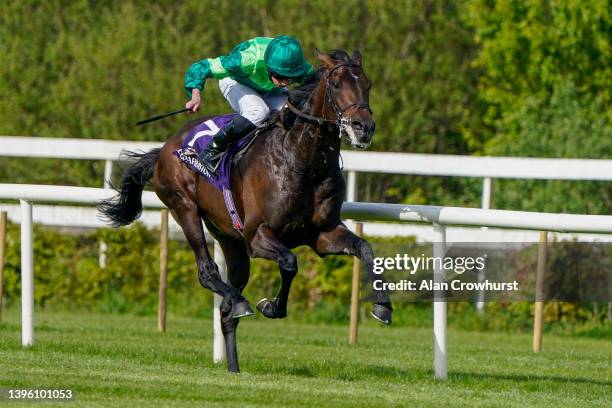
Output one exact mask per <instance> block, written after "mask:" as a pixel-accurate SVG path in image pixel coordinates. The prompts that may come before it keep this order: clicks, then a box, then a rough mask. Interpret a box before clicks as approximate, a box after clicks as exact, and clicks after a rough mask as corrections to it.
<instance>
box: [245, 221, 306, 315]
mask: <svg viewBox="0 0 612 408" xmlns="http://www.w3.org/2000/svg"><path fill="white" fill-rule="evenodd" d="M250 244H251V250H252V252H253V254H252V255H253V256H257V257H260V258H264V259H270V260H273V261H276V263H277V264H278V267H279V269H280V273H281V287H280V290H279V291H278V295H277V296H276V297H275V298H274V299H272V300H270V299H265V298H264V299H262V300H260V301H259V302H258V303H257V309H258V310H259V311H260V312H261V313H262V314H263V315H264V316H266V317H269V318H271V319H282V318H283V317H285V316H287V298H288V297H289V289H291V282H293V278H294V277H295V275H296V274H297V270H298V268H297V258H296V256H295V255H294V254H293V253H292V252H291V251H290V250H289V248H287V247H286V246H285V245H283V243H282V242H280V241H279V240H278V238H277V237H276V235H275V234H274V232H273V231H272V230H271V229H269V228H268V227H266V226H264V225H260V226H259V228H258V229H257V232H256V233H255V236H254V237H253V239H252V240H251V243H250Z"/></svg>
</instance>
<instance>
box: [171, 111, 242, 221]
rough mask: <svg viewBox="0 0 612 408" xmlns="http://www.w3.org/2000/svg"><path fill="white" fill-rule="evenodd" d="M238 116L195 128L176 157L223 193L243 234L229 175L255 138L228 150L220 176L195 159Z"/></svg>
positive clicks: (223, 158) (221, 161) (224, 156)
mask: <svg viewBox="0 0 612 408" xmlns="http://www.w3.org/2000/svg"><path fill="white" fill-rule="evenodd" d="M236 115H237V114H236V113H231V114H227V115H221V116H215V117H214V118H211V119H208V120H206V121H204V122H202V123H200V124H199V125H197V126H195V127H194V128H193V129H191V130H190V131H189V133H188V134H187V135H186V136H185V139H184V140H183V143H182V144H181V147H180V148H178V149H176V150H175V151H174V154H175V155H176V156H177V157H178V158H179V159H180V160H181V161H182V162H183V163H185V165H186V166H187V167H189V168H190V169H191V170H193V171H195V172H196V173H198V174H200V175H202V176H203V177H205V178H206V179H207V180H208V182H209V183H211V184H212V185H214V186H215V187H217V188H218V189H219V190H220V191H221V192H222V193H223V198H224V200H225V206H226V208H227V211H228V213H229V215H230V218H231V219H232V223H233V225H234V228H235V229H236V230H237V231H239V232H241V233H242V230H243V228H244V227H243V224H242V220H241V219H240V216H239V215H238V212H237V211H236V205H235V204H234V199H233V197H232V191H231V185H230V176H231V172H232V158H233V157H234V155H235V154H236V153H237V152H239V151H240V149H242V147H244V146H245V145H246V144H248V143H249V141H250V140H251V137H252V136H247V137H245V138H243V139H241V140H239V141H238V142H237V143H234V144H233V145H231V146H230V147H229V148H228V149H227V151H226V152H225V153H224V154H223V156H222V157H221V159H220V161H219V167H218V170H217V172H218V174H211V173H210V172H209V171H208V170H207V169H206V168H205V167H204V166H203V165H202V164H201V163H200V162H199V161H198V160H197V158H196V156H197V155H198V153H200V152H201V151H202V150H204V149H205V148H206V146H208V144H209V143H210V142H211V140H212V137H213V135H215V134H216V133H217V132H218V131H219V129H221V128H222V127H223V126H224V125H225V124H226V123H227V122H229V121H230V120H232V118H233V117H234V116H236Z"/></svg>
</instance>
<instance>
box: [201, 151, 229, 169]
mask: <svg viewBox="0 0 612 408" xmlns="http://www.w3.org/2000/svg"><path fill="white" fill-rule="evenodd" d="M221 156H223V152H220V153H218V154H216V155H214V156H212V157H210V158H207V159H205V160H200V159H199V158H198V161H199V162H200V163H201V164H202V165H203V166H204V168H206V170H208V171H209V172H210V173H212V174H217V170H218V169H219V164H220V163H221Z"/></svg>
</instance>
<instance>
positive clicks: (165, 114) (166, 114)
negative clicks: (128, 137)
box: [136, 108, 189, 126]
mask: <svg viewBox="0 0 612 408" xmlns="http://www.w3.org/2000/svg"><path fill="white" fill-rule="evenodd" d="M187 111H189V109H188V108H183V109H179V110H177V111H174V112H168V113H164V114H163V115H159V116H153V117H152V118H149V119H145V120H141V121H140V122H138V123H136V126H140V125H144V124H145V123H149V122H154V121H156V120H160V119H163V118H165V117H168V116H172V115H176V114H177V113H183V112H187Z"/></svg>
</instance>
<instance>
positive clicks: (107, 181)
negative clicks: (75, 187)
mask: <svg viewBox="0 0 612 408" xmlns="http://www.w3.org/2000/svg"><path fill="white" fill-rule="evenodd" d="M112 176H113V161H112V160H106V161H105V162H104V180H102V186H103V187H104V188H105V189H107V188H112V185H111V179H112ZM107 249H108V245H106V242H104V241H100V252H99V255H98V265H99V266H100V269H104V268H106V250H107Z"/></svg>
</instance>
